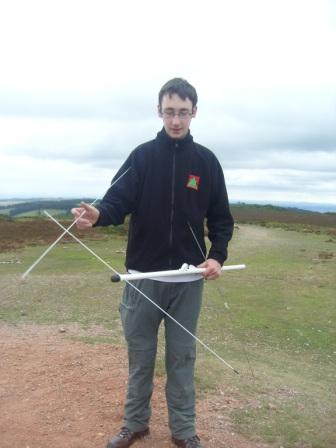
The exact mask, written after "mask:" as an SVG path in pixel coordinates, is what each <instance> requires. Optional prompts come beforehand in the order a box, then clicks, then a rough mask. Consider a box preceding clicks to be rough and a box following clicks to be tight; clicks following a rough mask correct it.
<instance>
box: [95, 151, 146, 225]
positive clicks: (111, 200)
mask: <svg viewBox="0 0 336 448" xmlns="http://www.w3.org/2000/svg"><path fill="white" fill-rule="evenodd" d="M136 171H137V170H136V167H135V164H134V151H133V152H132V153H131V154H130V156H129V157H128V158H127V160H126V161H125V162H124V164H123V165H122V167H121V168H120V169H119V171H118V172H117V174H116V175H115V176H114V178H113V179H112V182H111V187H110V188H109V189H108V190H107V192H106V193H105V195H104V197H103V199H102V200H101V202H100V204H99V205H98V206H97V209H98V210H99V212H100V215H99V218H98V221H97V222H96V224H95V226H108V225H111V224H112V225H115V226H117V225H119V224H123V222H124V221H125V218H126V216H127V215H128V214H130V213H131V212H132V211H133V210H134V208H135V205H136V202H137V200H136V195H137V190H138V189H137V172H136ZM119 178H120V179H119ZM117 179H119V180H117Z"/></svg>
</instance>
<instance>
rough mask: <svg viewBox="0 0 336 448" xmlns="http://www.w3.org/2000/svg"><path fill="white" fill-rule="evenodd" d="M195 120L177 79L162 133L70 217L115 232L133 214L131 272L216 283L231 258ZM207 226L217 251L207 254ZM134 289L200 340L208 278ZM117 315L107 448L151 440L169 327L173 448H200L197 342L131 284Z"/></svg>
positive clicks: (218, 178)
mask: <svg viewBox="0 0 336 448" xmlns="http://www.w3.org/2000/svg"><path fill="white" fill-rule="evenodd" d="M196 112H197V93H196V90H195V89H194V87H193V86H191V85H190V84H189V83H188V82H187V81H186V80H184V79H181V78H174V79H172V80H170V81H168V82H167V83H166V84H165V85H164V86H163V87H162V89H161V90H160V92H159V101H158V114H159V116H160V117H161V118H162V119H163V129H162V130H161V131H160V132H159V133H158V134H157V137H156V138H155V139H154V140H152V141H149V142H147V143H144V144H142V145H140V146H138V147H137V148H136V149H135V150H134V151H133V152H132V153H131V154H130V156H129V157H128V159H127V160H126V162H125V163H124V165H123V166H122V167H121V169H120V170H119V172H118V173H117V174H116V176H115V179H117V178H118V177H120V176H121V175H123V176H122V177H121V178H120V179H119V180H118V182H116V184H115V185H114V186H113V187H111V188H110V189H109V190H108V191H107V193H106V194H105V196H104V198H103V200H102V201H101V203H100V205H99V206H98V207H97V208H95V207H92V206H89V205H87V204H82V207H80V208H77V209H74V210H73V214H74V216H75V217H76V218H78V217H79V215H80V214H81V213H83V212H84V211H85V214H84V215H83V217H81V218H80V219H79V220H78V221H77V226H78V227H79V228H81V229H85V228H89V227H92V226H106V225H110V224H113V225H118V224H122V223H123V222H124V219H125V217H126V216H127V215H128V214H130V215H131V219H130V225H129V235H128V245H127V252H126V263H125V265H126V268H127V270H128V271H142V272H146V271H159V270H166V269H179V268H180V267H181V266H182V264H183V263H187V264H191V265H194V266H201V267H205V268H206V270H205V272H204V275H203V277H204V278H206V279H216V278H217V277H218V276H219V275H220V272H221V266H222V264H223V263H224V261H225V260H226V258H227V245H228V242H229V240H230V239H231V236H232V231H233V219H232V216H231V213H230V210H229V204H228V197H227V192H226V187H225V181H224V176H223V172H222V168H221V166H220V164H219V162H218V160H217V159H216V157H215V156H214V154H213V153H212V152H211V151H209V150H208V149H206V148H205V147H203V146H201V145H199V144H197V143H195V142H194V141H193V138H192V136H191V135H190V131H189V127H190V123H191V120H192V118H194V117H195V116H196ZM204 220H206V225H207V229H208V237H209V240H210V242H211V246H210V249H209V252H208V254H207V250H206V245H205V241H204ZM134 285H135V286H136V288H137V289H138V290H140V291H142V292H143V293H144V294H146V295H147V296H148V297H150V299H151V300H153V301H154V302H155V303H157V304H158V305H159V306H160V307H161V308H162V309H164V310H165V311H166V312H167V313H168V314H170V315H171V316H172V317H173V318H174V319H176V320H177V321H178V322H179V323H181V324H182V325H183V326H184V327H185V328H187V329H188V330H189V331H190V332H191V333H193V334H195V332H196V328H197V321H198V317H199V313H200V309H201V302H202V290H203V278H202V277H201V278H200V277H197V276H190V277H189V278H187V277H184V276H183V277H175V278H170V279H168V278H167V277H165V278H161V279H145V280H137V281H134ZM120 314H121V319H122V324H123V330H124V334H125V339H126V341H127V346H128V361H129V378H128V390H127V398H126V403H125V410H124V424H123V427H122V428H121V430H120V432H119V433H118V434H116V435H115V436H114V437H112V438H111V439H110V441H109V442H108V444H107V448H127V447H129V446H131V445H132V444H133V443H134V442H135V441H136V440H137V439H139V438H142V437H144V436H146V435H147V434H148V433H149V420H150V416H151V407H150V399H151V395H152V391H153V375H154V365H155V358H156V349H157V334H158V329H159V326H160V323H161V321H162V320H164V323H165V339H166V372H167V382H166V400H167V406H168V414H169V428H170V430H171V432H172V440H173V442H174V443H175V445H177V446H179V447H184V448H192V447H194V448H195V447H196V448H197V447H201V446H202V445H201V442H200V440H199V438H198V436H197V434H196V428H195V387H194V365H195V358H196V347H195V339H194V338H192V336H190V335H189V334H188V333H187V332H186V331H184V330H183V329H182V328H181V327H179V326H178V325H177V324H176V323H175V322H174V321H173V320H172V319H170V318H169V317H168V316H167V315H165V314H164V313H162V311H161V310H159V309H158V308H156V307H155V306H154V305H153V304H152V303H150V301H149V300H147V299H146V298H144V297H143V296H142V295H141V294H140V293H139V292H138V291H137V290H136V289H134V288H133V287H132V286H131V285H129V284H126V286H125V290H124V293H123V297H122V300H121V305H120Z"/></svg>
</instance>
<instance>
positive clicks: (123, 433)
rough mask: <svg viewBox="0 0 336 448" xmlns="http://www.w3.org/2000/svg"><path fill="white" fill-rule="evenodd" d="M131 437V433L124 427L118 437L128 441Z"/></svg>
mask: <svg viewBox="0 0 336 448" xmlns="http://www.w3.org/2000/svg"><path fill="white" fill-rule="evenodd" d="M131 435H132V431H130V430H129V429H128V428H126V427H122V428H121V430H120V433H119V437H121V438H122V439H128V438H129V437H130V436H131Z"/></svg>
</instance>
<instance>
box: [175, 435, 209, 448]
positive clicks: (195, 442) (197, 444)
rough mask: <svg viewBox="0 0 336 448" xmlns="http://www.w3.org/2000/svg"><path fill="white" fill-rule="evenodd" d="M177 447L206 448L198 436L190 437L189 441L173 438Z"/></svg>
mask: <svg viewBox="0 0 336 448" xmlns="http://www.w3.org/2000/svg"><path fill="white" fill-rule="evenodd" d="M172 439H173V442H174V443H175V445H177V446H180V447H182V448H204V447H203V445H201V441H200V439H199V437H198V436H193V437H189V439H175V437H172Z"/></svg>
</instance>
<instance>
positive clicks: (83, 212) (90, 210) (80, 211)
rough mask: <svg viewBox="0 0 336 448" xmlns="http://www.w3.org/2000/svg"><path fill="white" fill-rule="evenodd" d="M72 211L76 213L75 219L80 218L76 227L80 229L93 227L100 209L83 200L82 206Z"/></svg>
mask: <svg viewBox="0 0 336 448" xmlns="http://www.w3.org/2000/svg"><path fill="white" fill-rule="evenodd" d="M71 213H72V214H73V215H74V218H75V220H77V219H78V220H77V221H76V227H77V228H78V229H80V230H85V229H89V228H91V227H92V226H93V225H94V224H96V222H97V221H98V218H99V210H97V209H96V207H93V205H90V204H86V203H85V202H82V203H81V206H80V207H76V208H73V209H71ZM79 217H80V218H79Z"/></svg>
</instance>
